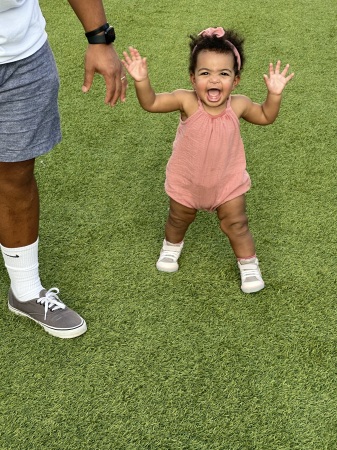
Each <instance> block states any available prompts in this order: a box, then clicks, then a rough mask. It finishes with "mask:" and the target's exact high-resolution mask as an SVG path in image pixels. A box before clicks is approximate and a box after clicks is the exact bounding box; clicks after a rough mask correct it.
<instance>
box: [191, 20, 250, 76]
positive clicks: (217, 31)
mask: <svg viewBox="0 0 337 450" xmlns="http://www.w3.org/2000/svg"><path fill="white" fill-rule="evenodd" d="M225 33H226V32H225V30H224V29H223V28H222V27H217V28H212V27H210V28H206V30H202V31H200V33H198V36H209V37H212V36H216V37H219V38H221V37H223V36H224V35H225ZM226 42H227V44H228V45H229V46H230V48H231V49H232V50H233V53H234V55H235V58H236V62H237V63H238V70H240V69H241V57H240V53H239V52H238V49H237V48H236V47H235V45H234V44H232V43H231V41H228V40H227V39H226Z"/></svg>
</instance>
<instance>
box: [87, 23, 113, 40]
mask: <svg viewBox="0 0 337 450" xmlns="http://www.w3.org/2000/svg"><path fill="white" fill-rule="evenodd" d="M109 27H110V25H109V24H108V23H105V24H104V25H102V26H101V27H98V28H96V29H95V30H92V31H87V32H86V33H85V35H86V37H87V38H89V37H92V36H96V34H98V33H101V32H102V31H106V30H107V29H108V28H109Z"/></svg>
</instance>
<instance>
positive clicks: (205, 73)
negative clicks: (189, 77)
mask: <svg viewBox="0 0 337 450" xmlns="http://www.w3.org/2000/svg"><path fill="white" fill-rule="evenodd" d="M200 75H209V72H201V73H200Z"/></svg>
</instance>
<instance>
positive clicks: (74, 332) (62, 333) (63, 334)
mask: <svg viewBox="0 0 337 450" xmlns="http://www.w3.org/2000/svg"><path fill="white" fill-rule="evenodd" d="M8 309H9V310H10V311H11V312H12V313H14V314H16V315H17V316H22V317H27V319H30V320H33V322H35V323H37V324H38V325H40V326H41V327H42V328H43V329H44V330H45V331H46V332H47V333H49V334H51V335H52V336H54V337H58V338H61V339H71V338H75V337H78V336H81V335H82V334H84V333H85V332H86V331H87V324H86V322H85V320H83V323H82V324H81V325H80V326H79V327H76V328H72V329H69V330H59V329H57V328H51V327H48V326H47V325H45V324H43V323H41V322H39V321H38V320H35V319H33V318H32V317H30V316H29V315H28V314H26V313H24V312H22V311H20V310H18V309H16V308H13V306H11V305H10V304H9V303H8Z"/></svg>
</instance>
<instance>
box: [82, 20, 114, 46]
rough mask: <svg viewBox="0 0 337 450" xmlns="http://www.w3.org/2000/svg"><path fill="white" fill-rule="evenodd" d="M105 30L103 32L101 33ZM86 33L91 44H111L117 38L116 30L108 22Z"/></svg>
mask: <svg viewBox="0 0 337 450" xmlns="http://www.w3.org/2000/svg"><path fill="white" fill-rule="evenodd" d="M103 31H104V33H103V34H99V33H102V32H103ZM85 35H86V37H87V39H88V42H89V44H111V43H112V42H114V40H115V39H116V34H115V30H114V28H113V27H111V26H110V25H109V24H108V23H105V24H104V25H102V26H101V27H99V28H96V30H92V31H87V32H86V33H85Z"/></svg>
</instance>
